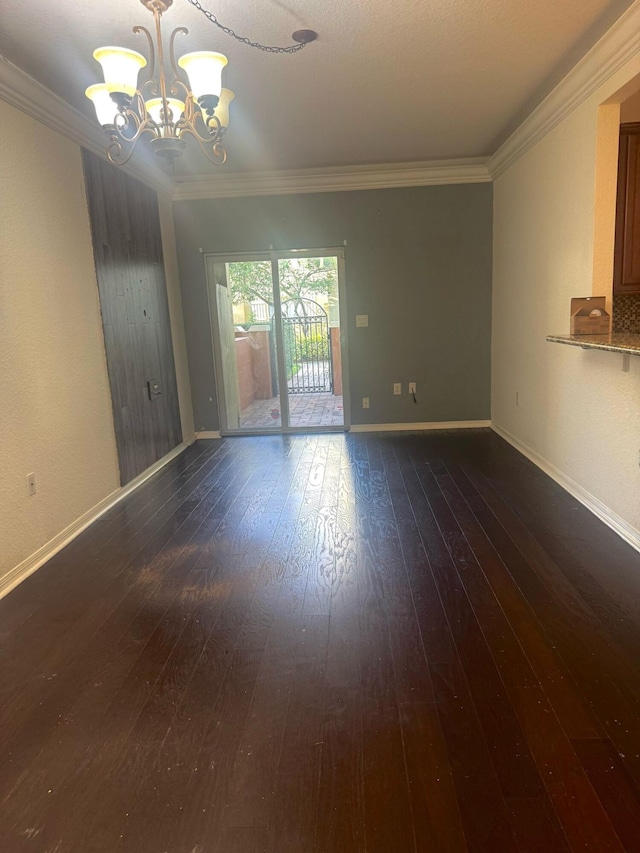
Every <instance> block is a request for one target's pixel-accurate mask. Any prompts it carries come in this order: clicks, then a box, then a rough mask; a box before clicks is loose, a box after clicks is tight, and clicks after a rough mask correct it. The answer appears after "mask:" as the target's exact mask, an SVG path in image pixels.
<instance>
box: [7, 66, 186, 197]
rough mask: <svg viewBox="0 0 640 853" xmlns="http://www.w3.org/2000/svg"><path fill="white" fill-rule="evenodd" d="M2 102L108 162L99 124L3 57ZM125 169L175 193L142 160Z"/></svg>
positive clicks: (165, 177)
mask: <svg viewBox="0 0 640 853" xmlns="http://www.w3.org/2000/svg"><path fill="white" fill-rule="evenodd" d="M0 98H2V100H3V101H6V102H7V103H8V104H10V105H11V106H12V107H16V109H18V110H21V112H23V113H26V114H27V115H29V116H31V118H34V119H35V120H36V121H39V122H41V123H42V124H44V125H46V126H47V127H50V128H51V129H52V130H55V131H56V132H57V133H59V134H61V135H62V136H64V137H66V138H67V139H69V140H71V142H75V143H76V144H77V145H81V146H82V147H83V148H87V149H88V150H89V151H92V152H93V153H94V154H97V155H98V156H99V157H103V158H106V153H105V152H106V145H105V136H104V132H103V131H102V129H101V128H100V127H99V126H98V124H97V123H96V122H94V121H91V120H90V119H88V118H87V117H86V116H85V115H83V114H82V113H81V112H80V111H79V110H76V109H75V108H74V107H72V106H71V105H70V104H68V103H67V102H66V101H64V100H63V99H62V98H60V97H58V95H55V94H54V93H53V92H52V91H51V90H50V89H47V87H46V86H43V85H42V83H38V81H37V80H34V78H33V77H30V76H29V75H28V74H25V72H24V71H22V69H20V68H18V66H17V65H14V64H13V63H12V62H9V60H8V59H5V57H3V56H0ZM122 168H123V169H124V171H126V172H127V173H128V174H130V175H131V176H132V177H134V178H137V179H138V180H140V181H142V182H143V183H145V184H148V185H149V186H151V187H153V189H155V190H158V191H159V192H163V193H166V194H167V195H171V194H172V192H173V178H170V177H169V176H168V175H166V174H165V173H164V172H161V171H160V169H158V168H157V167H156V166H154V165H152V164H150V163H147V162H146V161H144V160H142V159H141V158H140V157H138V158H137V159H135V160H132V161H131V162H130V163H127V165H126V166H123V167H122Z"/></svg>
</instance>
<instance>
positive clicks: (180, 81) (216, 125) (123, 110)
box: [85, 0, 235, 166]
mask: <svg viewBox="0 0 640 853" xmlns="http://www.w3.org/2000/svg"><path fill="white" fill-rule="evenodd" d="M141 2H142V5H143V6H145V7H146V8H147V9H149V11H150V12H151V13H152V14H153V17H154V21H155V44H156V46H155V47H154V40H153V38H152V35H151V33H150V32H149V30H147V29H146V28H145V27H139V26H138V27H134V28H133V32H134V33H144V34H145V35H146V37H147V41H148V47H149V61H148V62H147V59H145V57H144V56H143V55H142V54H140V53H137V52H136V51H135V50H129V49H127V48H122V47H100V48H98V49H97V50H96V51H94V54H93V56H94V58H95V59H96V60H97V61H98V62H99V63H100V65H101V66H102V72H103V76H104V83H96V84H94V85H93V86H89V88H88V89H87V90H86V93H85V94H86V96H87V97H88V98H89V99H90V100H91V101H92V102H93V105H94V107H95V110H96V116H97V118H98V121H99V122H100V124H101V125H102V126H103V128H104V130H105V131H106V133H107V135H108V137H109V146H108V148H107V157H108V158H109V160H110V161H111V162H112V163H115V164H116V165H118V166H122V165H124V164H125V163H126V162H127V161H128V160H129V159H130V158H131V156H132V154H133V152H134V150H135V148H136V145H137V143H138V141H139V140H140V139H141V138H142V137H143V136H144V137H147V138H148V139H149V140H150V143H151V147H152V148H153V150H154V151H155V153H156V154H158V155H160V156H161V157H164V158H166V159H168V160H169V161H173V160H174V158H175V157H178V156H180V155H181V154H182V153H183V151H184V149H185V147H186V141H185V138H186V137H188V136H191V137H193V138H194V139H195V140H196V142H197V143H198V145H199V146H200V148H201V149H202V151H203V152H204V154H205V155H206V156H207V158H208V159H209V160H210V161H211V162H212V163H216V164H222V163H224V162H225V160H226V157H227V154H226V151H225V149H224V148H223V146H222V138H223V136H224V134H225V131H226V130H227V128H228V126H229V104H230V103H231V101H232V100H233V99H234V97H235V95H234V93H233V92H232V91H231V90H230V89H224V88H223V87H222V71H223V69H224V67H225V66H226V64H227V58H226V56H223V54H221V53H215V52H213V51H197V52H195V53H187V54H185V55H184V56H181V57H180V59H179V60H178V62H177V64H176V61H175V57H174V50H173V45H174V40H175V37H176V36H177V35H187V33H188V30H187V29H186V28H185V27H178V28H177V29H175V30H174V31H173V32H172V34H171V36H170V39H169V52H168V57H165V51H164V45H163V42H162V29H161V18H162V14H163V12H165V11H166V10H167V9H168V8H169V7H170V6H171V4H172V2H173V0H141ZM156 48H157V51H156ZM156 55H157V62H156ZM156 65H157V73H156ZM165 66H168V69H169V76H167V67H165ZM145 68H146V69H147V73H146V77H145V78H144V80H143V82H142V83H141V84H140V85H139V84H138V76H139V75H140V72H141V71H142V70H143V69H145Z"/></svg>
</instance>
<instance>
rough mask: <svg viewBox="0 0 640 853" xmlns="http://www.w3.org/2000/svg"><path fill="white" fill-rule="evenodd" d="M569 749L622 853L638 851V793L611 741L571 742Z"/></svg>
mask: <svg viewBox="0 0 640 853" xmlns="http://www.w3.org/2000/svg"><path fill="white" fill-rule="evenodd" d="M573 747H574V749H575V750H576V752H577V753H578V757H579V759H580V762H581V764H582V766H583V767H584V769H585V770H586V772H587V776H588V777H589V779H590V781H591V784H592V785H593V787H594V788H595V791H596V794H597V795H598V797H599V799H600V802H601V803H602V805H603V806H604V808H605V809H606V811H607V814H608V816H609V818H610V820H611V823H612V824H613V826H614V828H615V830H616V832H617V833H618V837H619V838H620V841H621V842H622V844H623V846H624V849H625V850H627V851H629V853H637V851H639V850H640V831H639V830H638V826H639V823H640V791H638V787H637V785H636V784H635V782H634V780H633V779H632V778H631V775H630V774H629V772H628V770H627V769H626V767H625V765H624V762H623V761H622V758H621V756H620V755H619V754H618V753H617V752H616V750H615V749H614V748H613V745H612V743H611V741H609V740H606V739H602V740H574V741H573Z"/></svg>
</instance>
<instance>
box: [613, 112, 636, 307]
mask: <svg viewBox="0 0 640 853" xmlns="http://www.w3.org/2000/svg"><path fill="white" fill-rule="evenodd" d="M613 292H614V294H617V293H640V122H634V123H633V124H623V125H621V126H620V152H619V158H618V196H617V202H616V237H615V252H614V263H613Z"/></svg>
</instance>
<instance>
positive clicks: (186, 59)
mask: <svg viewBox="0 0 640 853" xmlns="http://www.w3.org/2000/svg"><path fill="white" fill-rule="evenodd" d="M227 62H228V60H227V57H226V56H225V55H224V54H222V53H214V52H213V51H210V50H199V51H196V52H195V53H185V55H184V56H181V57H180V59H179V60H178V65H179V66H180V68H182V69H183V70H184V71H185V72H186V74H187V77H188V78H189V85H190V87H191V91H192V92H193V97H194V98H195V99H196V100H197V101H200V99H201V98H204V97H206V96H207V95H213V96H215V97H216V98H219V97H220V92H221V90H222V69H223V68H224V67H225V65H226V64H227Z"/></svg>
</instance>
